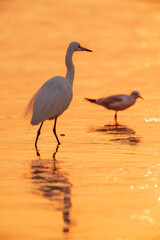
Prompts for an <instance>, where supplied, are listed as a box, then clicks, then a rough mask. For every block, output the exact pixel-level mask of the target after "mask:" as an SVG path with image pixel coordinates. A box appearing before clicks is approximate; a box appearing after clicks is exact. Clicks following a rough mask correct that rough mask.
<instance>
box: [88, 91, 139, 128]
mask: <svg viewBox="0 0 160 240" xmlns="http://www.w3.org/2000/svg"><path fill="white" fill-rule="evenodd" d="M137 98H142V97H141V95H140V93H139V92H138V91H133V92H132V93H131V94H130V95H127V94H118V95H112V96H109V97H104V98H99V99H90V98H85V99H86V100H88V101H89V102H92V103H96V104H98V105H101V106H103V107H105V108H107V109H109V110H114V111H116V113H115V122H116V124H117V112H118V111H122V110H125V109H127V108H129V107H131V106H132V105H134V104H135V103H136V100H137Z"/></svg>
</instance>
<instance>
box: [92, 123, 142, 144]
mask: <svg viewBox="0 0 160 240" xmlns="http://www.w3.org/2000/svg"><path fill="white" fill-rule="evenodd" d="M95 131H96V132H102V133H104V134H105V133H106V134H110V135H114V138H112V139H110V141H112V142H121V143H128V144H136V143H139V142H140V137H137V136H136V132H135V130H133V129H132V128H129V127H127V126H126V125H120V124H119V125H114V124H113V125H112V124H109V125H105V126H104V127H102V128H97V129H95Z"/></svg>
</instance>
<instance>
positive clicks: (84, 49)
mask: <svg viewBox="0 0 160 240" xmlns="http://www.w3.org/2000/svg"><path fill="white" fill-rule="evenodd" d="M80 49H81V51H87V52H93V51H92V50H90V49H88V48H84V47H80Z"/></svg>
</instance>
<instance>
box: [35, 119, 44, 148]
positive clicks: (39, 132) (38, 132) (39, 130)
mask: <svg viewBox="0 0 160 240" xmlns="http://www.w3.org/2000/svg"><path fill="white" fill-rule="evenodd" d="M42 125H43V122H41V125H40V127H39V129H38V131H37V137H36V141H35V148H36V150H38V149H37V141H38V138H39V135H40V134H41V128H42Z"/></svg>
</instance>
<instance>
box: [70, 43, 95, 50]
mask: <svg viewBox="0 0 160 240" xmlns="http://www.w3.org/2000/svg"><path fill="white" fill-rule="evenodd" d="M69 48H71V49H72V50H73V51H87V52H92V50H90V49H87V48H84V47H82V46H81V45H80V44H79V43H78V42H71V43H70V45H69Z"/></svg>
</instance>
